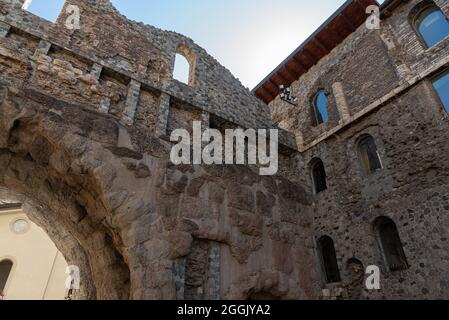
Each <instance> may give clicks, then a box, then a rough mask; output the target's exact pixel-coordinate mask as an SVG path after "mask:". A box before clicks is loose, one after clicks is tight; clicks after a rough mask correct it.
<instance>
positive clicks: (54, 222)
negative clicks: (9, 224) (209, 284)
mask: <svg viewBox="0 0 449 320" xmlns="http://www.w3.org/2000/svg"><path fill="white" fill-rule="evenodd" d="M2 98H3V101H2V102H3V103H2V107H1V109H0V115H1V116H0V123H1V132H2V134H1V140H2V143H1V148H0V159H1V161H0V194H1V195H2V196H3V198H6V199H10V200H14V201H18V202H21V203H23V204H24V211H25V213H27V214H28V216H29V217H30V218H31V219H32V220H33V221H34V222H36V223H37V224H38V225H40V226H41V227H43V228H44V230H46V231H47V233H48V234H49V236H50V237H51V238H52V240H53V241H54V242H55V244H56V245H57V247H58V248H59V249H60V250H61V251H62V253H63V254H64V255H65V257H66V259H67V260H68V262H69V263H73V264H75V265H77V266H79V267H80V269H81V274H82V276H83V279H84V283H83V284H82V285H83V290H82V291H81V292H80V297H81V298H101V299H127V298H129V288H126V286H129V270H128V268H127V266H126V263H125V262H124V261H123V256H122V254H121V250H122V249H121V248H120V246H118V245H117V242H116V241H118V240H117V239H118V236H117V235H116V234H115V233H114V230H113V229H112V228H111V227H110V226H109V225H108V224H107V223H106V220H107V217H106V214H105V210H106V209H105V208H104V205H103V204H102V203H101V201H96V199H95V197H97V196H98V197H101V191H100V190H101V186H100V184H101V183H100V182H97V181H94V180H93V177H92V176H90V175H89V173H88V171H89V169H88V168H86V167H84V166H85V164H86V162H85V160H86V159H83V158H82V157H81V155H82V153H79V154H78V155H76V153H78V152H79V151H80V149H78V151H75V150H74V149H73V148H75V149H76V148H83V147H87V145H86V144H84V143H83V142H82V137H81V136H78V135H76V134H74V135H73V140H71V141H69V140H70V138H68V136H67V135H65V133H68V131H69V129H68V128H63V127H59V128H56V122H57V121H53V120H54V119H53V120H52V119H51V115H50V118H46V116H49V114H46V112H48V109H47V110H45V108H44V109H41V110H37V109H36V106H37V105H38V104H37V102H36V101H32V100H31V99H27V98H24V96H21V95H17V94H14V93H11V91H9V90H8V89H6V88H2ZM54 111H55V110H54ZM50 113H51V112H50ZM53 116H56V117H57V115H56V114H53ZM60 134H61V135H62V136H61V135H60ZM69 135H71V134H69ZM64 136H65V137H66V138H67V139H68V140H66V139H64V138H63V137H64ZM86 141H87V140H86ZM86 158H87V157H86ZM76 165H78V167H77V168H75V166H76ZM84 170H86V171H85V172H84ZM97 183H99V184H98V185H97ZM96 188H97V189H96ZM95 189H96V190H95ZM90 192H92V193H90ZM91 213H93V214H91ZM102 219H104V221H103V220H102Z"/></svg>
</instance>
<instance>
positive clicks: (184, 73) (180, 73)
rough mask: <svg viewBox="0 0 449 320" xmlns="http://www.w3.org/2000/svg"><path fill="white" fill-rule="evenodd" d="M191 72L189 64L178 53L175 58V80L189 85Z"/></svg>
mask: <svg viewBox="0 0 449 320" xmlns="http://www.w3.org/2000/svg"><path fill="white" fill-rule="evenodd" d="M189 71H190V66H189V62H188V61H187V59H186V58H185V57H184V56H183V55H181V54H179V53H177V54H176V58H175V70H174V71H173V79H176V80H178V81H180V82H182V83H185V84H189Z"/></svg>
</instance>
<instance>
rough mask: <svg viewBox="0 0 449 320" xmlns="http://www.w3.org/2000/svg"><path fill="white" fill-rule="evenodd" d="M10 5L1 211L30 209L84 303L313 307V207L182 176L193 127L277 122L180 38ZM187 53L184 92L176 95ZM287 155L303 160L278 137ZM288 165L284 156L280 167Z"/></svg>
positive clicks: (0, 104)
mask: <svg viewBox="0 0 449 320" xmlns="http://www.w3.org/2000/svg"><path fill="white" fill-rule="evenodd" d="M22 3H23V0H21V1H20V0H17V1H15V0H2V1H1V2H0V14H1V15H0V40H1V41H0V73H1V76H0V196H1V198H4V199H10V200H14V201H18V202H22V203H24V204H25V210H26V212H27V213H28V215H29V216H30V217H31V218H32V219H33V220H34V221H35V222H37V223H38V224H39V225H41V226H42V227H43V228H44V229H45V230H46V231H47V232H48V234H49V235H50V237H51V238H52V239H53V240H54V241H55V243H56V245H57V246H58V248H59V249H60V250H61V251H62V252H63V254H64V255H65V257H66V259H67V261H68V262H69V264H73V265H77V266H79V267H80V270H81V275H82V281H81V285H82V288H81V290H80V291H79V292H78V293H77V295H76V297H78V298H91V299H95V298H98V299H129V298H130V299H175V298H177V299H184V298H188V299H197V298H206V299H218V298H223V299H246V298H251V297H257V298H261V297H271V298H290V299H301V298H317V297H318V295H319V293H320V290H319V286H318V282H319V281H317V279H318V271H317V269H318V268H317V263H316V261H315V254H314V249H313V247H314V246H313V243H312V242H313V241H312V240H311V239H312V238H311V235H310V225H311V223H312V221H311V215H310V213H311V202H310V198H309V196H308V194H307V193H306V192H305V191H304V189H303V188H302V187H301V186H300V185H297V184H294V183H292V182H290V181H288V180H287V179H286V178H284V177H282V175H278V176H275V177H262V176H259V175H258V174H257V173H255V172H254V171H253V170H252V168H250V167H246V166H174V165H172V164H171V162H170V161H169V159H168V155H169V151H170V148H171V143H170V142H169V141H168V136H169V134H170V132H171V131H172V130H173V129H176V128H186V129H189V128H191V124H192V121H194V120H202V121H203V124H204V125H205V126H209V127H213V128H217V129H219V130H224V128H236V127H241V128H272V127H273V126H272V124H271V119H270V113H269V110H268V107H267V106H266V105H265V104H263V103H262V102H260V101H259V100H258V99H256V98H255V97H254V96H253V95H252V94H251V93H250V92H249V91H248V90H247V89H245V88H244V87H243V86H242V85H241V84H240V83H239V82H238V80H236V79H235V78H234V77H233V76H232V75H231V74H230V72H229V71H228V70H226V69H225V68H224V67H222V66H221V65H219V64H218V63H217V62H216V61H215V60H214V59H213V58H212V57H210V56H209V55H208V54H207V53H206V52H205V51H204V50H203V49H202V48H200V47H198V46H197V45H195V44H194V43H193V42H192V41H191V40H190V39H188V38H185V37H183V36H181V35H178V34H175V33H172V32H165V31H161V30H159V29H156V28H153V27H151V26H145V25H142V24H138V23H134V22H131V21H128V20H127V19H126V18H125V17H123V16H121V15H120V14H119V13H118V12H117V11H116V10H115V9H114V8H113V7H112V5H111V4H110V3H109V1H107V0H95V1H92V0H90V1H88V0H82V1H81V0H78V1H72V0H68V1H66V6H68V5H71V4H75V5H77V6H79V8H80V12H81V21H80V22H81V28H80V29H79V30H69V29H67V28H66V27H65V26H64V20H65V18H66V12H65V10H63V11H62V13H61V16H60V17H59V19H58V21H57V22H56V23H55V24H52V23H50V22H48V21H44V20H42V19H39V18H38V17H35V16H33V15H31V14H30V13H28V12H25V11H23V10H21V6H22ZM176 53H181V54H183V55H185V56H186V58H187V59H188V60H189V62H190V65H191V68H193V69H192V71H191V77H190V83H189V84H188V85H185V84H182V83H179V82H177V81H175V80H173V79H172V76H171V75H172V71H173V65H174V57H175V54H176ZM280 139H281V141H280V143H281V151H282V152H283V154H288V153H289V152H292V151H293V150H294V149H295V141H294V138H293V136H291V135H289V134H288V133H286V132H283V131H282V132H281V137H280ZM281 156H282V155H281Z"/></svg>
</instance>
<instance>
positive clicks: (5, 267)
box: [0, 260, 13, 294]
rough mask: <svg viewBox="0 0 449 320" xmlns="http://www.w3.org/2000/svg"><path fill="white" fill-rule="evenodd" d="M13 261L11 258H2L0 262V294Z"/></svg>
mask: <svg viewBox="0 0 449 320" xmlns="http://www.w3.org/2000/svg"><path fill="white" fill-rule="evenodd" d="M12 266H13V263H12V261H11V260H3V261H2V262H0V294H3V291H4V290H5V287H6V283H7V282H8V279H9V275H10V274H11V270H12Z"/></svg>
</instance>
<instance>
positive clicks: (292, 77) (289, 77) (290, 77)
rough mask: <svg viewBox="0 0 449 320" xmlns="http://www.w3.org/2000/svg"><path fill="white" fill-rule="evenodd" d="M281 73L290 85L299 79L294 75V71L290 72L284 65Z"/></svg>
mask: <svg viewBox="0 0 449 320" xmlns="http://www.w3.org/2000/svg"><path fill="white" fill-rule="evenodd" d="M281 72H283V74H284V75H285V76H286V78H287V80H288V81H290V83H293V82H295V81H296V80H298V78H299V75H298V74H296V73H295V72H294V71H292V70H291V69H290V68H289V67H288V66H287V65H285V66H284V67H283V68H282V69H281Z"/></svg>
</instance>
